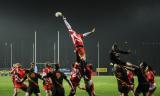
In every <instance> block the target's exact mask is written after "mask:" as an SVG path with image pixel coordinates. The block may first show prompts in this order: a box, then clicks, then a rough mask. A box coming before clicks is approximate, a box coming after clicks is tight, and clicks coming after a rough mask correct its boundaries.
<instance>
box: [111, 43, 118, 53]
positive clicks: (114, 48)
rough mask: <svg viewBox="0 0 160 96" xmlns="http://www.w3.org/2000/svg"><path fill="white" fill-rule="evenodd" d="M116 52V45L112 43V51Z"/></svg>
mask: <svg viewBox="0 0 160 96" xmlns="http://www.w3.org/2000/svg"><path fill="white" fill-rule="evenodd" d="M117 50H119V48H118V45H117V43H114V44H113V45H112V51H117Z"/></svg>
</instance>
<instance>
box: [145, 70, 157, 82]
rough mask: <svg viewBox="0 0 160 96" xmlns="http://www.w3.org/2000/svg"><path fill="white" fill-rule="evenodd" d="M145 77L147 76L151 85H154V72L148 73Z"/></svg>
mask: <svg viewBox="0 0 160 96" xmlns="http://www.w3.org/2000/svg"><path fill="white" fill-rule="evenodd" d="M145 75H146V78H147V80H148V81H149V82H150V83H154V82H155V81H154V73H153V71H147V72H146V74H145Z"/></svg>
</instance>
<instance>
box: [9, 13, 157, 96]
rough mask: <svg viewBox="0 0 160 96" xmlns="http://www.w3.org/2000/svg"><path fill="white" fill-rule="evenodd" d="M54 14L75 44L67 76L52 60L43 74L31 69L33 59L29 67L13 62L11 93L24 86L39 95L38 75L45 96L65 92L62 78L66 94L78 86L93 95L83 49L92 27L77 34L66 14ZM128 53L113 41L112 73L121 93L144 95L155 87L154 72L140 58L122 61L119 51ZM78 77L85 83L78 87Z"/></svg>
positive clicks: (72, 94)
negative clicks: (84, 39)
mask: <svg viewBox="0 0 160 96" xmlns="http://www.w3.org/2000/svg"><path fill="white" fill-rule="evenodd" d="M55 16H56V17H62V19H63V21H64V24H65V25H66V27H67V29H68V31H69V34H70V36H71V39H72V42H73V45H74V52H75V54H76V61H75V63H74V64H73V67H72V71H71V74H70V79H68V78H67V76H66V75H65V74H64V73H63V72H61V71H60V70H59V69H60V64H55V66H54V68H53V67H52V66H51V65H49V64H46V65H45V68H44V69H43V71H42V74H39V73H37V72H35V70H34V68H35V64H34V63H31V67H30V68H29V69H25V68H22V67H21V64H20V63H16V64H15V65H13V68H12V69H11V72H10V73H11V74H12V81H13V85H14V94H13V96H18V93H19V92H18V89H21V90H23V91H24V92H25V96H31V95H32V93H34V94H35V95H36V96H41V94H40V89H39V85H38V79H41V80H42V81H43V89H44V91H45V92H46V96H65V89H64V87H63V79H65V80H66V81H67V83H68V84H69V86H70V93H69V96H75V94H76V89H77V88H79V89H82V90H85V91H86V92H87V93H88V95H89V96H95V91H94V83H93V81H92V70H93V65H92V64H89V63H87V61H86V52H85V48H84V42H83V38H84V37H86V36H88V35H90V34H92V33H94V32H95V28H93V29H92V30H91V31H90V32H87V33H84V34H78V33H77V32H76V31H74V30H73V29H72V27H71V25H70V24H69V23H68V21H67V20H66V17H64V15H63V14H62V13H61V12H57V13H56V14H55ZM130 53H131V52H130V51H122V50H120V49H119V48H118V45H117V44H113V46H112V51H111V53H110V60H111V63H112V64H113V65H114V74H115V77H116V79H117V83H118V91H119V92H120V96H128V93H129V92H131V93H132V95H133V96H139V94H140V93H143V96H151V95H152V94H153V92H154V91H155V90H156V83H155V80H154V72H153V70H152V68H151V67H150V66H149V65H148V64H147V63H145V62H142V63H141V64H140V65H139V66H137V65H134V64H131V63H129V62H123V61H122V60H121V59H120V54H130ZM134 75H136V76H137V78H138V86H137V87H136V90H134V89H135V88H134V87H135V86H134ZM81 79H83V80H84V83H85V86H84V87H82V88H81V87H80V81H81ZM25 81H27V82H28V85H26V84H25V83H24V82H25Z"/></svg>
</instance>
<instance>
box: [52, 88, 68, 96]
mask: <svg viewBox="0 0 160 96" xmlns="http://www.w3.org/2000/svg"><path fill="white" fill-rule="evenodd" d="M52 94H53V96H65V91H64V88H62V87H59V86H54V88H53V90H52Z"/></svg>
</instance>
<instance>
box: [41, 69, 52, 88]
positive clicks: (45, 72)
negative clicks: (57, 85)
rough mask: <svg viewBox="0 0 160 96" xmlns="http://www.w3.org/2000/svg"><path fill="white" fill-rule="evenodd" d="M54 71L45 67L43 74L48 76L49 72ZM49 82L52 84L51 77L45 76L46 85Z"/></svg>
mask: <svg viewBox="0 0 160 96" xmlns="http://www.w3.org/2000/svg"><path fill="white" fill-rule="evenodd" d="M52 71H53V69H52V68H44V69H43V73H42V75H43V76H46V75H47V74H48V73H50V72H52ZM48 84H52V80H51V79H50V78H45V85H48Z"/></svg>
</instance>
